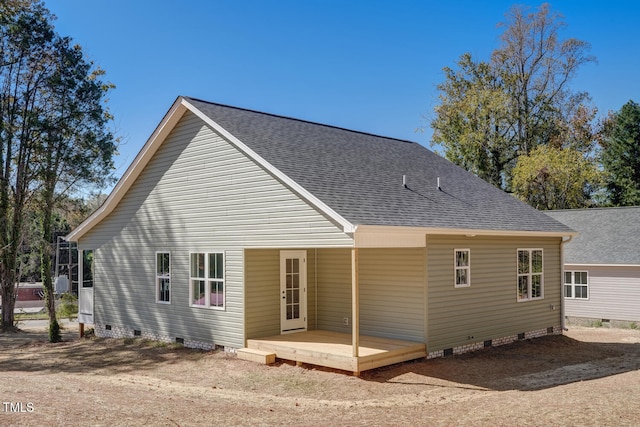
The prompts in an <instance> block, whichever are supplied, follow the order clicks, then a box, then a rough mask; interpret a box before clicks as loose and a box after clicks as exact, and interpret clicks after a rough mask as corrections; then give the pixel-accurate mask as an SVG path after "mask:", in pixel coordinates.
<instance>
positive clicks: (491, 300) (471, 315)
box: [427, 236, 562, 352]
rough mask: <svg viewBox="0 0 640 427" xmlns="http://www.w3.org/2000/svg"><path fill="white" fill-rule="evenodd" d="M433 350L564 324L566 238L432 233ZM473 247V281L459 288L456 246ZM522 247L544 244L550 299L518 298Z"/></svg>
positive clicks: (430, 320) (430, 335) (430, 313)
mask: <svg viewBox="0 0 640 427" xmlns="http://www.w3.org/2000/svg"><path fill="white" fill-rule="evenodd" d="M427 246H428V255H427V260H428V261H427V262H428V265H427V274H428V295H427V301H428V308H427V312H428V316H429V318H428V334H427V335H428V341H427V345H428V351H429V352H432V351H437V350H443V349H446V348H451V347H457V346H461V345H465V344H469V343H474V342H481V341H484V340H489V339H494V338H500V337H505V336H512V335H516V334H518V333H522V332H529V331H532V330H538V329H545V328H548V327H552V326H559V325H560V320H561V319H560V317H561V314H560V295H561V289H562V288H561V280H560V279H561V277H560V276H561V268H560V239H559V238H531V237H521V238H513V237H480V236H478V237H464V236H428V238H427ZM456 248H457V249H459V248H469V249H470V250H471V253H470V262H471V273H470V274H471V286H469V287H463V288H455V287H454V276H453V274H454V273H453V270H454V267H453V263H454V255H453V251H454V249H456ZM518 248H521V249H524V248H542V249H543V263H544V264H543V268H544V298H543V299H540V300H534V301H527V302H518V301H517V288H516V283H517V281H516V263H517V260H516V259H517V250H518Z"/></svg>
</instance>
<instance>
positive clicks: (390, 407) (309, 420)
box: [0, 327, 640, 427]
mask: <svg viewBox="0 0 640 427" xmlns="http://www.w3.org/2000/svg"><path fill="white" fill-rule="evenodd" d="M43 332H44V329H42V328H40V329H27V330H26V331H25V332H23V333H20V334H17V335H16V334H0V399H1V400H2V402H1V405H2V406H0V425H2V426H8V425H16V426H29V425H30V426H44V425H46V426H55V425H64V426H88V425H99V426H116V425H126V426H133V425H135V426H138V425H145V426H156V425H158V426H172V425H173V426H190V425H214V424H223V425H252V426H253V425H285V424H286V425H349V426H359V425H362V426H371V425H393V426H398V425H411V426H416V425H430V426H431V425H445V426H457V425H465V426H469V425H471V426H484V425H490V426H530V425H535V426H553V425H562V426H578V425H579V426H616V427H618V426H638V425H640V405H639V403H640V331H638V330H629V329H627V330H625V329H607V328H597V329H590V328H580V327H575V328H572V329H571V330H570V331H569V332H567V334H566V335H565V336H554V337H545V338H539V339H535V340H526V341H520V342H518V343H515V344H512V345H508V346H503V347H497V348H490V349H486V350H483V351H480V352H476V353H472V354H468V355H464V356H450V357H447V358H443V359H435V360H429V361H425V360H420V361H415V362H408V363H402V364H398V365H394V366H390V367H387V368H381V369H376V370H373V371H368V372H364V373H363V374H362V377H361V378H355V377H353V376H350V375H348V374H345V373H343V372H335V371H331V370H326V369H319V368H316V367H312V366H304V367H296V366H294V365H291V364H287V363H278V364H276V365H275V366H262V365H258V364H254V363H251V362H245V361H242V360H238V359H236V358H235V357H234V356H233V355H229V354H225V353H222V352H201V351H195V350H188V349H184V348H179V347H175V346H166V345H164V346H163V345H160V344H158V343H150V342H144V341H141V340H133V339H128V340H115V339H114V340H105V339H77V338H76V334H77V330H74V329H73V328H70V329H69V330H67V331H66V335H65V336H66V339H67V340H68V341H66V342H63V343H60V344H55V345H54V344H47V343H46V342H45V338H46V336H45V334H44V333H43Z"/></svg>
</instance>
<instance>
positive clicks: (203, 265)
mask: <svg viewBox="0 0 640 427" xmlns="http://www.w3.org/2000/svg"><path fill="white" fill-rule="evenodd" d="M190 264H191V269H190V270H191V274H190V276H191V277H190V280H189V283H190V289H189V295H190V299H191V306H192V307H210V308H217V309H224V300H225V295H224V253H223V252H210V253H204V252H199V253H192V254H191V260H190Z"/></svg>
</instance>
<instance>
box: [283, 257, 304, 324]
mask: <svg viewBox="0 0 640 427" xmlns="http://www.w3.org/2000/svg"><path fill="white" fill-rule="evenodd" d="M306 329H307V252H306V251H281V252H280V331H281V333H290V332H297V331H304V330H306Z"/></svg>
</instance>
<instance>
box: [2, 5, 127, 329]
mask: <svg viewBox="0 0 640 427" xmlns="http://www.w3.org/2000/svg"><path fill="white" fill-rule="evenodd" d="M0 12H2V14H1V16H2V18H0V24H1V26H0V31H1V32H2V46H1V47H2V50H1V52H0V53H1V57H0V161H1V165H0V172H1V177H0V178H1V179H0V228H2V230H1V233H2V234H0V245H1V246H0V248H1V249H2V252H1V253H0V264H1V265H0V287H1V288H2V289H1V291H2V313H3V316H2V327H3V329H5V330H6V329H11V328H13V307H14V304H15V283H16V280H17V279H18V278H19V256H20V254H21V250H20V248H21V247H23V246H24V239H25V236H26V234H25V227H26V226H28V225H29V222H28V221H26V217H27V213H26V211H27V209H26V208H27V206H29V207H30V208H32V211H31V212H30V215H31V217H33V216H34V213H35V217H36V218H37V219H38V220H39V224H40V227H39V231H40V232H39V238H38V239H37V240H36V241H35V242H29V245H28V246H31V247H36V248H38V249H39V251H40V254H41V256H40V257H41V270H42V271H41V276H42V280H43V283H44V288H45V295H46V299H47V306H48V308H49V315H50V320H51V322H50V323H51V324H50V337H49V338H50V341H57V340H59V339H60V335H59V332H58V325H57V321H56V318H55V304H54V300H53V283H52V271H51V255H52V253H51V252H52V251H51V248H52V245H51V244H52V243H54V242H53V241H52V239H53V234H54V233H53V228H52V222H53V221H54V217H55V215H54V213H55V206H56V204H57V202H58V201H59V200H60V198H61V197H62V196H64V195H66V194H67V193H69V192H70V191H73V190H74V189H76V188H77V186H78V185H81V184H86V183H99V182H101V181H103V180H104V179H108V177H109V176H110V173H109V172H110V170H111V169H112V161H111V159H112V156H113V155H114V153H115V150H116V140H115V139H114V137H113V135H112V134H111V133H110V132H109V131H108V130H107V127H106V126H107V123H108V122H109V121H110V120H111V116H110V114H109V112H108V110H107V109H106V108H105V107H104V106H103V103H104V96H105V94H106V93H107V91H108V90H110V89H112V88H113V85H111V84H108V83H104V82H102V81H101V76H103V75H104V72H103V71H102V70H100V69H99V68H95V67H94V66H93V64H92V63H91V62H88V61H87V60H86V59H85V58H84V54H83V52H82V49H81V48H80V47H79V46H72V45H71V40H70V39H69V38H66V37H60V36H59V35H58V34H57V33H55V31H54V28H53V26H52V25H51V22H52V20H53V17H52V15H51V14H50V13H49V11H48V10H47V9H46V8H45V7H44V5H43V4H42V2H41V1H39V0H31V1H28V0H25V1H22V2H21V1H12V2H7V3H2V4H1V5H0Z"/></svg>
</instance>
